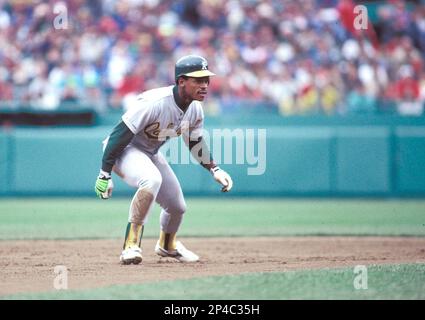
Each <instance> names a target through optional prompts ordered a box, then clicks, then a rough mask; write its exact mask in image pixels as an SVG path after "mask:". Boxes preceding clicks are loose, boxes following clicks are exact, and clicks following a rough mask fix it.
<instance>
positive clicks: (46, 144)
mask: <svg viewBox="0 0 425 320" xmlns="http://www.w3.org/2000/svg"><path fill="white" fill-rule="evenodd" d="M216 128H219V127H217V126H209V127H207V131H208V132H209V133H212V130H213V129H216ZM227 128H228V129H230V130H231V131H232V130H235V129H236V127H235V126H227ZM238 128H239V130H242V132H244V133H245V136H244V137H243V139H244V140H245V142H246V141H248V142H249V141H250V139H251V140H253V141H254V155H257V154H258V150H259V142H258V138H259V131H258V129H259V128H261V129H265V132H266V153H265V155H266V160H265V162H264V163H265V171H264V174H261V175H248V168H251V170H253V168H255V166H256V165H255V164H253V162H252V161H251V162H250V163H249V159H248V157H247V155H246V146H247V145H246V144H245V150H243V151H241V150H239V151H238V150H236V148H235V147H234V148H233V160H232V161H233V162H235V160H236V159H237V157H238V156H240V158H239V159H244V162H245V163H243V164H221V167H222V168H223V169H225V170H226V171H228V172H229V173H230V174H231V175H232V177H233V180H234V189H233V190H232V193H231V194H229V195H227V196H231V195H272V196H384V197H387V196H389V197H393V196H420V197H423V196H425V126H423V125H406V124H405V123H402V124H401V125H397V124H391V125H386V124H380V125H372V124H367V125H357V124H356V125H348V124H347V125H338V124H333V125H323V124H322V123H319V124H318V125H303V126H299V125H288V126H286V127H284V126H276V125H272V126H267V127H266V126H255V130H253V132H254V136H252V137H249V136H248V135H247V134H246V133H247V132H248V131H247V130H248V129H252V128H254V127H253V126H251V127H249V126H246V127H240V126H238ZM110 130H111V126H98V127H87V128H20V129H9V130H7V131H6V130H3V131H0V195H2V196H20V195H61V196H80V195H81V196H94V192H93V186H94V182H95V179H96V176H97V173H98V170H99V166H100V161H101V154H102V146H101V141H102V140H103V139H104V137H105V136H106V135H107V134H108V133H109V131H110ZM211 135H212V134H211ZM245 138H246V139H245ZM237 139H241V138H240V137H239V138H235V139H234V140H233V142H235V141H236V140H237ZM243 142H244V141H242V143H243ZM168 143H169V144H170V143H174V145H170V146H177V147H176V149H173V150H180V149H181V148H185V147H182V142H181V140H180V139H173V140H171V141H169V142H168ZM234 146H235V144H234ZM221 147H222V150H221V154H222V155H223V151H224V150H223V148H224V143H222V146H221ZM171 149H172V148H171ZM212 149H213V152H214V153H215V152H216V150H214V148H212ZM182 150H184V149H182ZM167 152H170V151H166V154H167ZM238 152H239V155H238ZM243 152H244V153H245V154H241V153H243ZM223 161H224V160H223V159H221V162H223ZM172 167H173V168H174V170H175V173H176V175H177V176H178V178H179V180H180V181H181V184H182V187H183V190H184V192H185V194H186V195H218V194H219V186H218V185H217V184H216V182H215V181H213V179H212V178H211V176H210V175H209V173H208V172H207V171H206V170H205V169H203V168H202V167H200V166H199V165H196V164H173V165H172ZM257 169H258V164H257ZM254 171H255V170H254ZM257 171H258V170H257ZM260 171H261V170H260ZM114 183H115V194H116V195H131V193H132V189H131V188H129V187H128V186H126V185H125V184H124V183H123V182H122V181H120V179H119V178H117V177H115V179H114Z"/></svg>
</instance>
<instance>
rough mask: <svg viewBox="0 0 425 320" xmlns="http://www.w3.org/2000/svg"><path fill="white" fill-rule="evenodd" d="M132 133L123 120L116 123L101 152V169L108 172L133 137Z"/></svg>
mask: <svg viewBox="0 0 425 320" xmlns="http://www.w3.org/2000/svg"><path fill="white" fill-rule="evenodd" d="M133 137H134V133H133V132H131V130H130V129H129V128H128V127H127V125H126V124H125V123H124V122H122V121H121V122H120V123H118V124H117V125H116V126H115V127H114V129H113V130H112V133H111V135H110V136H109V140H108V144H107V145H106V148H105V151H104V152H103V158H102V170H103V171H105V172H108V173H110V172H111V171H112V167H113V166H114V164H115V161H116V159H117V158H118V157H119V156H120V154H121V153H122V152H123V150H124V148H125V147H126V146H127V145H128V144H129V143H130V141H131V140H132V139H133Z"/></svg>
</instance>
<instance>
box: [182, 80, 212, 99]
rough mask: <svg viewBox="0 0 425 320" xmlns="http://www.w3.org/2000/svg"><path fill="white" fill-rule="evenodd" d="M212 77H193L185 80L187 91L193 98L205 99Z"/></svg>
mask: <svg viewBox="0 0 425 320" xmlns="http://www.w3.org/2000/svg"><path fill="white" fill-rule="evenodd" d="M209 84H210V77H202V78H192V77H189V78H187V80H186V81H185V93H186V95H187V96H188V97H190V98H191V99H192V100H198V101H204V99H205V96H206V95H207V93H208V86H209Z"/></svg>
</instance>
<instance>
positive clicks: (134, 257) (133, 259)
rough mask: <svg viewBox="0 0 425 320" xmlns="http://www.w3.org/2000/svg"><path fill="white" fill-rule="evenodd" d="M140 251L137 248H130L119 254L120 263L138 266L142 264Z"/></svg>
mask: <svg viewBox="0 0 425 320" xmlns="http://www.w3.org/2000/svg"><path fill="white" fill-rule="evenodd" d="M142 259H143V258H142V249H140V248H139V247H138V246H130V247H128V248H127V249H125V250H123V251H122V252H121V256H120V262H121V263H122V264H131V263H133V264H139V263H140V262H142Z"/></svg>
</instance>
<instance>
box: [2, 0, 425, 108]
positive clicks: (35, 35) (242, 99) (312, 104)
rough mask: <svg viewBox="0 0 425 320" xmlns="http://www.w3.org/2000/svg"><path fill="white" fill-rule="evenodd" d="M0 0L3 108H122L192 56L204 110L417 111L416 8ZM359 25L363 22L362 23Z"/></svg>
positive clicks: (420, 71)
mask: <svg viewBox="0 0 425 320" xmlns="http://www.w3.org/2000/svg"><path fill="white" fill-rule="evenodd" d="M358 3H361V2H354V1H352V0H297V1H288V0H263V1H258V0H241V1H236V0H230V1H225V0H199V1H194V0H180V1H171V0H162V1H160V0H119V1H118V0H104V1H101V0H69V1H62V2H61V1H54V0H50V1H34V0H32V1H29V0H14V1H2V0H0V108H4V107H5V106H7V107H8V108H14V107H16V108H17V107H18V106H22V105H26V106H30V107H32V108H37V109H43V110H56V109H58V108H61V107H62V106H64V105H70V106H72V105H80V106H81V105H83V106H84V105H85V106H90V107H93V108H95V109H96V110H97V111H99V112H108V110H111V109H120V108H127V107H128V106H129V105H131V102H132V101H133V99H134V97H135V95H136V94H137V93H139V92H141V91H144V90H147V89H150V88H155V87H160V86H167V85H171V84H173V83H174V63H175V61H176V60H177V59H178V58H179V57H181V56H182V55H185V54H189V53H193V54H200V55H202V56H204V57H206V58H207V60H208V61H209V64H210V69H211V70H212V71H213V72H215V73H217V76H216V77H214V79H212V81H211V85H210V94H209V97H208V98H207V101H206V102H205V108H206V113H209V114H220V113H226V112H238V111H243V109H247V110H248V109H249V111H253V112H255V111H256V110H259V111H260V112H263V111H264V110H268V111H270V112H278V113H280V114H282V115H304V114H353V113H396V114H402V115H412V116H420V115H422V114H423V108H424V103H425V66H424V61H425V3H424V1H410V2H405V1H399V0H391V1H384V2H382V4H381V5H379V7H378V8H377V10H376V17H375V19H374V21H373V23H372V21H371V19H370V18H369V19H368V23H367V21H366V23H367V28H366V29H359V28H355V24H354V21H355V20H356V18H357V17H358V12H357V13H355V10H354V8H355V5H357V4H358ZM362 23H364V21H362Z"/></svg>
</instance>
